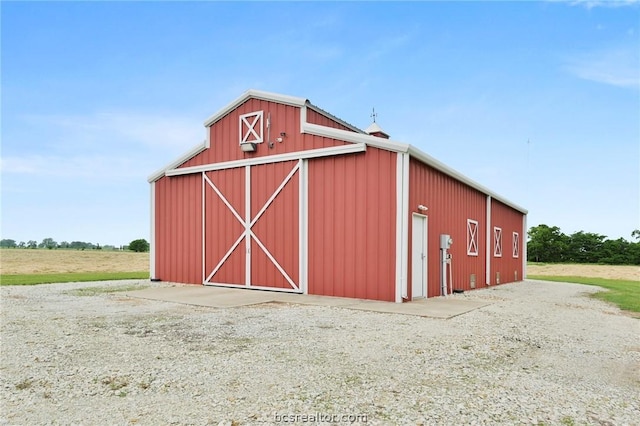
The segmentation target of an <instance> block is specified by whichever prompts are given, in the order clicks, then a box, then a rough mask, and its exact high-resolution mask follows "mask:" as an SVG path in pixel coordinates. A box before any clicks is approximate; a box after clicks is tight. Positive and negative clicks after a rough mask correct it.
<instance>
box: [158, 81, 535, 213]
mask: <svg viewBox="0 0 640 426" xmlns="http://www.w3.org/2000/svg"><path fill="white" fill-rule="evenodd" d="M248 99H261V100H265V101H269V102H276V103H280V104H284V105H291V106H296V107H299V108H302V107H306V108H310V109H313V110H314V111H316V112H318V113H320V114H322V115H324V116H326V117H328V118H330V119H332V120H334V121H337V122H338V123H340V124H342V125H343V126H345V127H347V128H348V129H350V130H342V129H335V128H332V127H326V126H321V125H318V124H312V123H306V122H305V123H302V126H301V131H302V132H303V133H310V134H314V135H318V136H324V137H328V138H334V139H338V140H342V141H346V142H351V143H356V144H364V145H367V146H373V147H376V148H381V149H385V150H388V151H394V152H400V153H408V154H409V155H410V156H411V157H413V158H415V159H416V160H418V161H421V162H423V163H425V164H427V165H429V166H431V167H433V168H434V169H436V170H439V171H440V172H442V173H444V174H446V175H448V176H451V177H453V178H454V179H456V180H458V181H460V182H463V183H465V184H467V185H469V186H470V187H472V188H474V189H476V190H478V191H480V192H482V193H483V194H485V195H489V196H491V197H492V198H494V199H496V200H498V201H500V202H502V203H503V204H506V205H508V206H510V207H512V208H514V209H515V210H517V211H519V212H522V213H524V214H526V213H527V210H526V209H524V208H523V207H521V206H519V205H517V204H515V203H513V202H511V201H509V200H508V199H506V198H504V197H502V196H500V195H498V194H496V193H495V192H493V191H491V190H490V189H489V188H487V187H485V186H483V185H481V184H479V183H478V182H476V181H474V180H472V179H470V178H468V177H467V176H465V175H463V174H462V173H460V172H458V171H457V170H455V169H453V168H451V167H449V166H447V165H446V164H444V163H442V162H441V161H439V160H437V159H435V158H434V157H432V156H430V155H429V154H427V153H425V152H423V151H421V150H420V149H418V148H416V147H415V146H413V145H410V144H406V143H403V142H399V141H394V140H390V139H383V138H380V137H377V136H371V135H369V134H368V133H369V132H367V131H363V130H361V129H359V128H357V127H355V126H353V125H351V124H349V123H347V122H346V121H344V120H341V119H339V118H338V117H335V116H334V115H332V114H330V113H328V112H327V111H324V110H323V109H321V108H319V107H317V106H315V105H313V104H312V103H311V102H309V101H308V100H307V99H304V98H298V97H294V96H288V95H281V94H278V93H270V92H263V91H260V90H253V89H251V90H247V91H246V92H244V93H243V94H242V95H240V96H239V97H238V98H237V99H235V100H234V101H232V102H231V103H229V104H228V105H227V106H225V107H224V108H222V109H220V110H219V111H218V112H216V113H215V114H213V115H212V116H210V117H209V118H207V119H206V120H205V122H204V126H205V127H211V126H212V125H213V124H214V123H216V122H217V121H218V120H220V119H222V118H223V117H224V116H226V115H227V114H228V113H230V112H231V111H233V110H234V109H236V108H237V107H238V106H240V105H241V104H243V103H244V102H246V101H247V100H248ZM367 130H370V129H367ZM385 134H386V133H385ZM207 148H209V140H208V139H207V140H205V141H204V142H203V143H200V144H198V145H197V146H195V147H194V148H193V149H191V150H190V151H188V152H186V153H185V154H184V155H182V156H181V157H180V158H177V159H176V160H175V161H173V162H171V163H170V164H168V165H167V166H165V167H163V168H162V169H160V170H158V171H157V172H155V173H154V174H152V175H151V176H149V179H148V181H149V182H154V181H156V180H158V179H160V178H161V177H162V176H164V175H165V174H166V173H167V172H169V171H170V170H173V169H175V168H177V167H178V166H180V165H181V164H183V163H184V162H185V161H187V160H189V159H191V158H192V157H194V156H196V155H197V154H199V153H201V152H202V151H204V150H206V149H207Z"/></svg>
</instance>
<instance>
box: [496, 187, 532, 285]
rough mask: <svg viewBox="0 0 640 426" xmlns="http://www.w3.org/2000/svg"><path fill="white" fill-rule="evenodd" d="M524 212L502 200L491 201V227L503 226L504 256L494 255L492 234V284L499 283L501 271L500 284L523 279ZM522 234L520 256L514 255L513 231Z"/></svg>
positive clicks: (519, 248) (519, 246) (519, 247)
mask: <svg viewBox="0 0 640 426" xmlns="http://www.w3.org/2000/svg"><path fill="white" fill-rule="evenodd" d="M523 216H524V215H523V214H522V213H520V212H518V211H516V210H514V209H512V208H511V207H509V206H506V205H504V204H503V203H501V202H500V201H497V200H495V199H492V201H491V229H492V232H493V227H496V226H497V227H499V228H502V257H494V256H493V251H494V244H495V243H494V241H493V235H492V236H491V253H490V256H491V284H497V282H496V273H497V272H499V273H500V284H504V283H510V282H514V281H516V274H517V280H518V281H519V280H521V279H523V272H524V271H523V268H522V258H521V256H523V255H524V254H525V251H524V249H523V247H522V246H523V244H524V242H525V241H526V236H525V235H522V228H523V226H522V223H523ZM514 232H517V233H518V234H519V235H520V238H519V240H520V243H519V245H518V251H519V256H518V257H517V258H514V257H513V233H514Z"/></svg>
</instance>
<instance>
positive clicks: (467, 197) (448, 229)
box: [407, 158, 486, 298]
mask: <svg viewBox="0 0 640 426" xmlns="http://www.w3.org/2000/svg"><path fill="white" fill-rule="evenodd" d="M420 204H422V205H424V206H426V207H428V210H427V212H426V214H427V216H428V217H429V221H428V226H429V229H428V232H427V235H428V242H427V246H428V262H429V263H428V265H427V269H428V271H427V281H428V284H427V297H434V296H439V295H440V241H439V240H440V235H441V234H449V235H451V237H452V238H453V241H454V242H453V245H452V246H451V250H450V253H451V255H452V279H453V288H460V289H464V290H469V289H470V277H471V274H476V277H482V276H484V270H485V264H484V256H485V248H484V244H483V242H484V238H485V231H484V229H485V227H484V224H485V223H486V209H485V196H484V194H482V193H480V192H479V191H477V190H475V189H473V188H471V187H469V186H467V185H465V184H464V183H462V182H459V181H457V180H456V179H454V178H451V177H449V176H447V175H445V174H444V173H442V172H439V171H437V170H435V169H433V168H432V167H430V166H428V165H426V164H424V163H421V162H420V161H418V160H415V159H413V158H412V159H411V161H410V164H409V215H411V214H412V213H423V212H421V211H419V210H418V205H420ZM467 219H472V220H475V221H477V222H478V235H477V238H478V240H477V241H478V256H469V255H467ZM407 220H408V223H409V227H410V228H409V244H408V247H409V250H410V252H409V256H408V258H409V259H411V258H412V253H411V236H412V231H413V230H412V229H411V227H412V226H411V221H410V217H408V218H407ZM411 275H412V271H411V262H409V273H408V274H407V276H408V279H409V280H411ZM481 282H482V281H478V282H477V284H476V285H477V286H478V287H482V285H478V283H481ZM408 288H409V290H410V289H411V282H410V283H409V285H408ZM411 297H412V296H411V294H409V298H411Z"/></svg>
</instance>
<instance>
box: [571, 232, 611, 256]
mask: <svg viewBox="0 0 640 426" xmlns="http://www.w3.org/2000/svg"><path fill="white" fill-rule="evenodd" d="M606 238H607V237H606V236H604V235H599V234H594V233H593V232H583V231H579V232H575V233H573V234H571V235H570V236H569V246H568V247H567V252H566V260H567V261H569V262H576V263H598V262H599V261H600V258H601V257H603V255H604V253H603V251H602V247H603V243H604V241H605V239H606Z"/></svg>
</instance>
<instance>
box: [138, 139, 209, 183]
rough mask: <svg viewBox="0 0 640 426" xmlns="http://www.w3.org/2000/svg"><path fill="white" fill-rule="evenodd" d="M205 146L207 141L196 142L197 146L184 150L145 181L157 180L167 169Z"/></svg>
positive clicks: (170, 168)
mask: <svg viewBox="0 0 640 426" xmlns="http://www.w3.org/2000/svg"><path fill="white" fill-rule="evenodd" d="M207 148H208V145H207V141H206V140H205V141H204V142H203V143H201V144H198V145H197V146H194V147H193V148H191V149H190V150H189V151H188V152H185V153H184V154H183V155H181V156H180V157H179V158H178V159H176V160H174V161H172V162H171V163H169V164H167V165H166V166H165V167H163V168H161V169H159V170H157V171H156V172H155V173H153V174H152V175H150V176H149V177H148V178H147V181H148V182H149V183H151V182H155V181H156V180H158V179H160V178H161V177H162V176H164V175H165V173H166V171H167V170H172V169H175V168H176V167H178V166H180V164H182V163H184V162H185V161H187V160H189V159H191V157H194V156H196V155H198V154H200V153H201V152H202V151H204V150H205V149H207Z"/></svg>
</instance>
